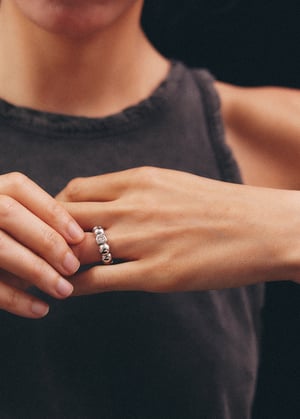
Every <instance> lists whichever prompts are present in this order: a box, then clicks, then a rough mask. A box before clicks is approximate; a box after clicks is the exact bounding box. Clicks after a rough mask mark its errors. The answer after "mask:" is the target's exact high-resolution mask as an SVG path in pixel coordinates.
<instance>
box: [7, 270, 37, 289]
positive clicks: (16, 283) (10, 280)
mask: <svg viewBox="0 0 300 419" xmlns="http://www.w3.org/2000/svg"><path fill="white" fill-rule="evenodd" d="M0 281H1V282H4V283H5V284H7V285H10V286H11V287H14V288H18V289H19V290H22V291H25V290H26V289H28V288H30V286H31V284H30V282H28V281H25V280H24V279H21V278H18V277H17V276H15V275H13V274H11V273H10V272H7V271H5V270H4V269H0Z"/></svg>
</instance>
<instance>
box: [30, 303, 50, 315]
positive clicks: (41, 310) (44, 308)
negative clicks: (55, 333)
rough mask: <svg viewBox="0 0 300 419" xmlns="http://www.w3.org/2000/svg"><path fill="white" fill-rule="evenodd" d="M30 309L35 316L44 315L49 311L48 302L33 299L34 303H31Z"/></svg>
mask: <svg viewBox="0 0 300 419" xmlns="http://www.w3.org/2000/svg"><path fill="white" fill-rule="evenodd" d="M31 311H32V312H33V314H34V315H36V316H39V317H44V316H46V314H48V312H49V306H48V304H45V303H41V302H38V301H35V302H34V303H32V306H31Z"/></svg>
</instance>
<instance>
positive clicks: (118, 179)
mask: <svg viewBox="0 0 300 419" xmlns="http://www.w3.org/2000/svg"><path fill="white" fill-rule="evenodd" d="M139 173H140V172H139V169H129V170H124V171H121V172H115V173H108V174H104V175H100V176H91V177H86V178H75V179H72V180H71V181H70V182H69V183H68V184H67V186H66V187H65V188H64V189H63V190H62V191H61V192H60V193H59V194H58V195H57V196H56V199H58V200H59V201H66V202H81V201H82V202H83V201H113V200H115V199H117V198H119V197H120V196H121V194H122V193H123V192H124V191H125V190H127V189H128V188H129V187H130V186H131V184H132V182H133V181H134V183H135V185H136V184H137V183H138V182H139V180H140V176H139Z"/></svg>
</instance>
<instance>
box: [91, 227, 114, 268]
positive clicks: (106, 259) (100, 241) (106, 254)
mask: <svg viewBox="0 0 300 419" xmlns="http://www.w3.org/2000/svg"><path fill="white" fill-rule="evenodd" d="M93 233H94V234H95V239H96V243H97V246H98V248H99V253H100V255H101V260H102V263H103V264H104V265H111V264H112V263H113V258H112V254H111V253H110V247H109V244H108V243H107V237H106V235H105V232H104V229H103V228H102V227H101V226H95V227H93Z"/></svg>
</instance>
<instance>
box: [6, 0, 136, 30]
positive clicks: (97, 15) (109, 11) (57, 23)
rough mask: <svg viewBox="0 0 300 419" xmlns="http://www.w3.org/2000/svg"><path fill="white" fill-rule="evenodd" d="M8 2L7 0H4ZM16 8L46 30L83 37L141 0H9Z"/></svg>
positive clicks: (105, 25)
mask: <svg viewBox="0 0 300 419" xmlns="http://www.w3.org/2000/svg"><path fill="white" fill-rule="evenodd" d="M7 1H11V0H7ZM13 1H14V3H15V5H16V7H17V8H18V9H19V11H20V12H21V13H22V14H23V15H24V16H25V17H26V18H28V19H29V20H30V21H32V22H34V23H35V24H36V25H37V26H39V27H40V28H42V29H44V30H46V31H47V32H51V33H55V34H58V35H62V36H66V37H71V38H84V37H88V36H91V35H93V34H94V33H95V32H99V31H102V30H104V29H105V28H107V27H109V26H110V25H112V24H113V23H114V22H115V21H117V20H118V19H119V18H120V17H121V16H122V15H124V14H125V13H126V12H127V11H128V10H129V9H130V8H132V7H135V6H138V5H142V3H143V0H98V1H97V0H86V1H83V0H80V1H79V0H78V1H66V0H13Z"/></svg>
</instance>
